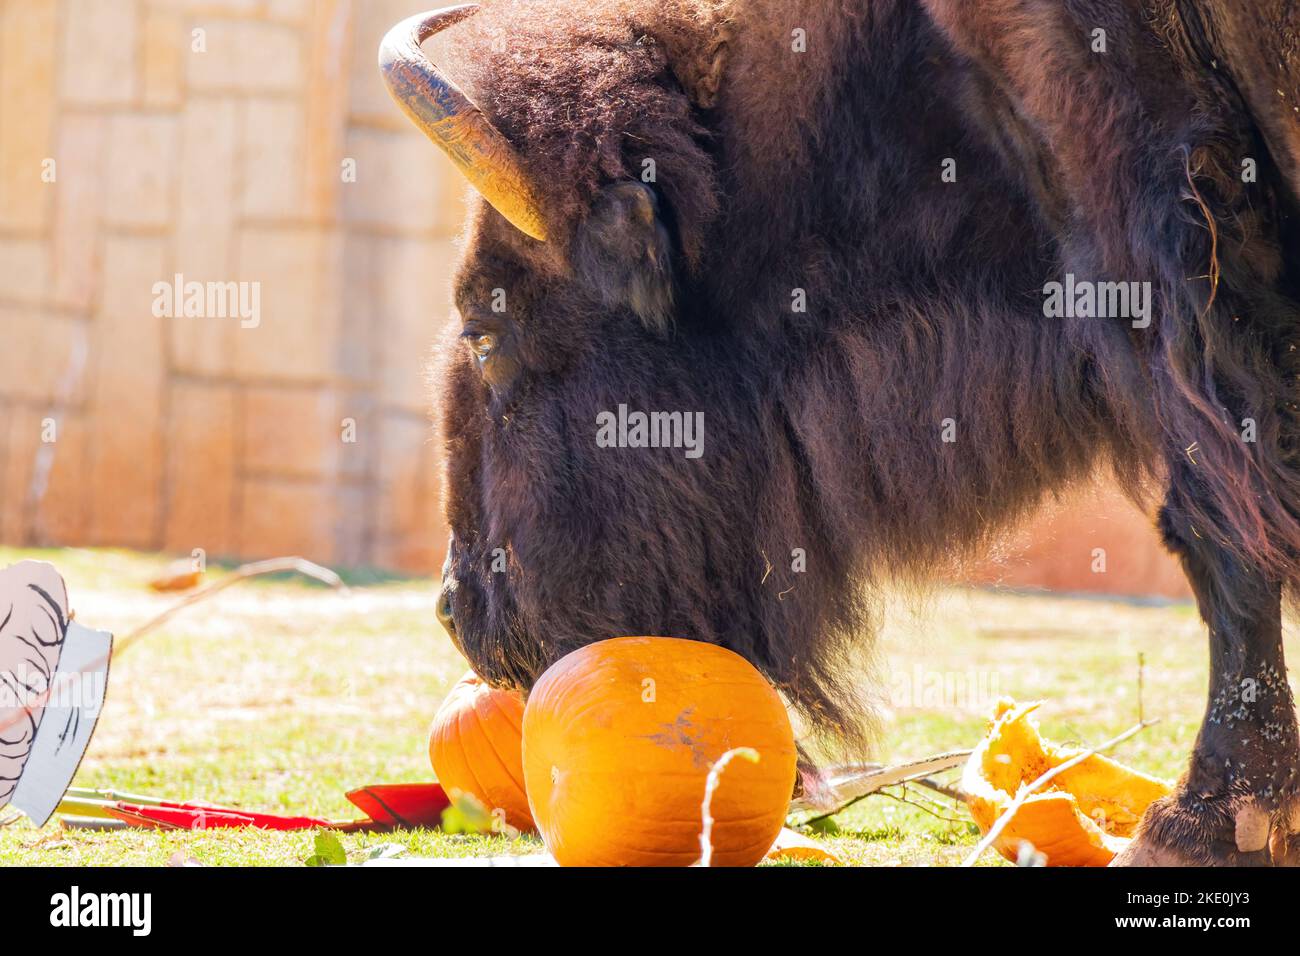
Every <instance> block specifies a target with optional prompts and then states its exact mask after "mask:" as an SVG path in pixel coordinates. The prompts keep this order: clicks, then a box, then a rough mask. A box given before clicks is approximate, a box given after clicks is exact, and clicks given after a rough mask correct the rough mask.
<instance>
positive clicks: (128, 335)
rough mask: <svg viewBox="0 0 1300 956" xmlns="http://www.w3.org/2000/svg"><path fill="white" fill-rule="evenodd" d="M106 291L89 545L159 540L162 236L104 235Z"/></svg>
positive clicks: (94, 400)
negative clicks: (157, 298)
mask: <svg viewBox="0 0 1300 956" xmlns="http://www.w3.org/2000/svg"><path fill="white" fill-rule="evenodd" d="M104 246H105V255H104V260H105V261H104V276H105V282H104V292H103V300H102V305H101V309H100V312H99V315H98V316H97V317H96V320H95V328H94V333H93V336H92V349H91V362H92V363H93V364H92V367H93V372H94V380H93V381H94V388H93V391H92V393H91V404H92V408H93V412H94V419H93V422H92V427H93V428H94V442H93V452H92V455H91V472H92V473H93V474H94V476H95V480H94V482H92V484H91V486H90V489H91V492H90V493H91V531H90V538H91V540H92V542H94V543H98V544H117V545H126V546H129V547H140V548H154V547H157V546H158V545H159V543H160V537H161V533H160V532H161V523H160V520H159V519H160V504H161V482H162V472H163V418H162V405H163V388H164V383H165V367H164V356H163V340H164V331H163V323H164V322H172V321H175V320H173V319H163V318H158V317H155V316H154V315H153V314H152V303H153V289H152V287H153V284H154V283H155V282H157V281H158V280H159V279H160V277H162V276H163V275H164V256H165V244H164V241H163V240H160V239H153V238H143V237H116V236H109V237H108V238H106V239H105V242H104Z"/></svg>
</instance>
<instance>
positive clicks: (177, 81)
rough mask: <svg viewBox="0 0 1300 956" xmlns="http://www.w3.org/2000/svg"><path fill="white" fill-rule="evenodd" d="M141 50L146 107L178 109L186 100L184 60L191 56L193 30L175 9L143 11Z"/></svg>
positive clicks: (147, 9)
mask: <svg viewBox="0 0 1300 956" xmlns="http://www.w3.org/2000/svg"><path fill="white" fill-rule="evenodd" d="M143 16H144V29H143V37H142V41H141V47H140V58H141V65H140V77H141V80H140V85H141V90H142V98H143V100H144V102H145V104H146V105H148V106H154V107H175V106H178V105H180V102H181V100H182V99H183V97H184V88H183V87H184V82H185V58H186V57H187V56H190V54H191V51H190V31H189V29H188V26H187V24H186V21H185V18H184V17H183V16H182V15H181V12H180V11H179V10H177V9H175V8H172V7H164V6H157V5H153V4H151V5H149V6H146V7H145V8H144V14H143Z"/></svg>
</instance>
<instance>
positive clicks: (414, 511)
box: [375, 414, 446, 573]
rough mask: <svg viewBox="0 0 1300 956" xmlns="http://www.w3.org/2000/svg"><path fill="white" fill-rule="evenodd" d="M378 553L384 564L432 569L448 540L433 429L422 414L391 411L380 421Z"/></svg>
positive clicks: (376, 536)
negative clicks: (435, 475)
mask: <svg viewBox="0 0 1300 956" xmlns="http://www.w3.org/2000/svg"><path fill="white" fill-rule="evenodd" d="M380 429H381V431H380V451H379V467H378V487H377V489H376V490H377V499H376V500H377V504H378V507H377V513H376V520H375V558H376V561H377V563H378V564H380V565H381V566H383V567H390V568H399V569H402V570H407V571H413V572H419V573H431V572H432V571H434V570H436V566H435V565H434V558H435V552H436V551H437V549H438V548H439V547H441V544H440V543H439V540H438V539H439V538H442V539H443V541H444V542H445V539H446V534H445V531H444V529H443V525H442V518H441V508H440V503H439V498H438V494H437V492H436V488H437V485H436V482H430V480H429V473H428V469H431V468H433V467H434V459H433V455H432V454H431V444H432V440H433V430H432V427H431V426H430V424H429V422H428V421H427V420H425V419H423V418H421V417H419V416H416V415H403V414H389V415H386V416H385V417H384V418H383V420H382V422H381V424H380Z"/></svg>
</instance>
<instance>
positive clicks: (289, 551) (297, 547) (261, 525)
mask: <svg viewBox="0 0 1300 956" xmlns="http://www.w3.org/2000/svg"><path fill="white" fill-rule="evenodd" d="M338 511H339V502H338V497H337V495H336V494H335V493H334V491H333V489H332V487H331V486H329V485H327V484H325V483H323V482H309V481H291V480H287V479H282V478H250V479H248V480H246V481H245V482H244V483H243V491H242V495H241V498H240V506H239V514H240V531H239V543H240V551H241V552H242V553H243V554H244V555H245V556H247V557H250V558H267V557H281V556H288V555H297V556H299V557H303V558H306V559H307V560H309V561H316V562H319V563H321V564H332V563H333V562H334V560H335V556H336V554H337V541H338V520H339V513H338Z"/></svg>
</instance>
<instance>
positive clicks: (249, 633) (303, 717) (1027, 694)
mask: <svg viewBox="0 0 1300 956" xmlns="http://www.w3.org/2000/svg"><path fill="white" fill-rule="evenodd" d="M24 557H38V558H43V559H47V560H52V561H54V562H55V563H56V564H57V565H58V566H59V568H60V570H61V571H62V572H63V574H64V576H65V577H66V579H67V581H68V587H69V592H70V594H71V596H72V603H73V606H74V608H75V609H76V611H77V617H78V620H80V621H81V622H82V623H84V624H87V625H89V626H92V627H96V628H102V629H110V630H113V631H115V632H116V633H119V634H120V633H125V632H126V631H128V630H129V629H131V628H132V627H134V626H136V625H138V624H140V623H141V622H143V621H145V620H147V619H149V618H150V617H152V616H153V615H154V614H156V613H158V612H159V611H161V610H163V609H164V608H166V607H167V606H169V605H170V604H171V603H172V602H173V601H175V597H169V596H163V595H156V594H153V593H151V592H149V591H148V590H147V589H146V588H145V587H144V583H145V582H146V581H147V580H148V579H149V578H150V577H151V576H152V575H153V574H154V573H155V572H157V571H158V570H159V569H160V568H162V567H163V566H164V565H165V564H166V561H165V559H163V558H160V557H157V556H152V555H139V554H132V553H126V552H119V551H85V550H74V551H60V552H57V553H55V552H22V551H15V550H12V549H3V548H0V567H3V566H4V565H6V564H8V563H10V562H12V561H15V560H19V559H21V558H24ZM215 573H218V574H219V573H221V572H219V571H218V572H215ZM354 580H355V581H356V582H357V586H355V587H354V588H353V589H352V591H351V593H350V594H347V595H340V594H336V593H333V592H331V591H329V590H327V589H324V588H322V587H319V586H315V585H310V584H306V583H302V582H300V581H294V580H285V579H277V580H271V581H258V582H251V583H245V584H241V585H238V586H236V587H235V588H233V589H231V590H229V591H226V592H224V593H223V594H221V595H220V596H218V597H216V598H215V599H213V600H212V601H210V602H208V603H205V604H201V605H198V606H196V607H194V608H192V609H189V610H187V611H185V612H184V613H183V614H182V615H180V616H178V617H177V618H175V619H174V620H173V621H172V622H171V623H169V624H168V625H166V626H165V627H164V628H162V629H161V630H159V631H157V632H156V633H154V634H153V635H151V636H150V637H147V638H146V639H145V640H144V641H143V642H141V643H140V644H137V645H136V646H135V647H133V648H131V649H130V651H128V652H127V653H125V654H123V655H122V656H121V657H120V658H119V659H117V660H115V661H114V662H113V669H112V674H111V677H110V681H109V692H108V701H107V704H106V706H105V710H104V714H103V716H102V718H101V720H100V725H99V729H98V731H97V733H96V736H95V739H94V741H93V742H92V744H91V748H90V751H89V753H88V755H87V757H86V759H85V761H84V762H83V764H82V766H81V769H80V771H79V772H78V775H77V780H76V784H77V785H78V786H85V787H99V788H104V787H111V788H116V789H121V790H127V791H134V792H144V793H152V794H159V795H170V796H175V797H183V798H198V799H206V800H209V801H213V802H217V803H222V804H226V805H235V806H242V807H247V808H250V809H262V810H270V811H292V812H295V813H310V814H319V815H325V816H331V817H339V818H347V817H352V816H355V815H357V814H356V812H355V810H354V808H352V807H351V805H350V804H349V803H348V802H347V801H346V799H345V798H344V793H345V791H347V790H349V789H352V788H354V787H357V786H361V785H364V784H367V783H376V782H394V783H396V782H403V781H419V780H428V779H431V778H432V773H431V770H430V768H429V764H428V759H427V756H426V748H425V734H426V730H427V726H428V723H429V720H430V718H431V717H432V715H433V713H434V711H435V710H436V708H437V705H438V703H439V701H440V700H441V699H442V697H443V695H444V694H445V692H446V691H447V689H448V688H449V687H450V686H451V684H452V683H454V682H455V680H456V679H457V678H458V677H459V676H460V675H461V673H463V671H464V670H465V663H464V662H463V660H461V658H460V657H459V656H458V655H457V653H456V651H455V650H454V649H453V648H452V647H451V645H450V643H449V642H448V641H447V640H446V638H445V637H444V636H443V635H442V633H441V631H440V629H439V627H438V625H437V623H436V621H435V619H434V614H433V599H434V592H433V588H432V587H431V586H430V585H429V583H428V582H425V581H402V580H393V579H385V578H382V577H380V576H377V575H370V576H366V575H360V576H357V577H356V578H355V579H354ZM1288 643H1289V647H1288V650H1289V651H1290V654H1291V656H1292V660H1296V659H1300V648H1298V647H1297V646H1296V643H1297V642H1296V641H1295V639H1294V636H1288ZM881 649H882V655H881V666H882V668H883V674H884V678H883V685H882V686H883V687H884V694H883V697H884V700H883V703H884V705H885V712H886V719H885V722H884V725H883V731H882V736H881V741H880V747H879V752H878V754H877V755H876V756H877V759H880V760H883V761H885V762H892V761H895V760H904V759H908V758H914V757H920V756H925V755H927V754H931V753H936V752H939V751H943V750H950V749H958V748H963V747H969V746H971V745H973V744H974V742H975V741H976V740H977V739H978V737H979V734H980V731H981V728H982V726H983V723H984V714H985V713H986V712H987V710H988V709H989V707H990V706H991V704H992V702H993V700H994V699H995V698H996V697H997V696H998V695H999V694H1007V695H1011V696H1014V697H1017V698H1021V699H1031V698H1043V699H1045V700H1047V701H1048V703H1047V705H1045V706H1044V708H1043V709H1042V711H1041V721H1042V725H1043V729H1044V731H1045V733H1046V734H1047V735H1049V736H1051V737H1053V738H1055V739H1058V740H1063V741H1076V742H1092V743H1095V742H1098V741H1101V740H1103V739H1106V738H1108V737H1110V736H1113V735H1114V734H1115V733H1117V732H1119V731H1120V730H1123V729H1124V728H1125V727H1127V726H1129V725H1130V724H1132V723H1133V722H1134V720H1135V718H1136V715H1137V707H1138V703H1137V698H1138V693H1137V661H1138V655H1139V653H1142V654H1144V655H1145V659H1146V666H1145V692H1144V695H1143V696H1144V700H1145V709H1146V713H1147V715H1148V716H1159V717H1161V718H1163V722H1162V723H1161V724H1159V725H1157V726H1155V727H1153V728H1151V729H1149V730H1147V731H1145V732H1144V733H1143V734H1141V735H1139V736H1138V737H1137V738H1136V739H1134V740H1132V741H1130V742H1129V743H1127V744H1126V745H1124V747H1123V748H1122V749H1121V750H1120V751H1118V752H1117V754H1116V755H1117V756H1119V757H1120V758H1121V759H1123V760H1125V761H1126V762H1129V763H1131V764H1133V765H1135V766H1137V767H1139V768H1141V769H1143V770H1146V771H1149V772H1155V773H1160V774H1165V775H1169V776H1174V775H1176V774H1177V773H1178V772H1179V770H1180V769H1181V765H1182V762H1183V761H1184V759H1185V758H1186V755H1187V753H1188V752H1189V750H1190V747H1191V744H1192V740H1193V738H1194V736H1195V733H1196V728H1197V723H1198V721H1199V717H1200V713H1201V709H1202V706H1203V695H1204V687H1205V680H1206V671H1205V668H1206V650H1205V641H1204V637H1203V635H1202V631H1201V627H1200V624H1199V621H1198V619H1197V618H1196V616H1195V613H1194V611H1193V610H1192V608H1190V607H1184V606H1172V607H1138V606H1133V605H1129V604H1123V603H1116V602H1106V601H1093V600H1071V599H1060V598H1045V597H1028V596H1017V595H1007V594H993V593H989V592H981V591H961V590H953V591H946V592H940V593H939V594H937V595H935V596H934V597H933V598H931V599H930V600H929V601H928V602H927V604H926V605H925V606H924V607H922V608H915V607H899V608H897V609H896V610H895V611H894V612H892V613H891V614H890V615H889V618H888V621H887V624H886V627H885V631H884V635H883V640H882V644H881ZM920 799H926V800H929V799H934V798H933V795H927V794H926V793H925V792H924V791H921V792H907V793H904V792H901V791H898V790H895V791H892V795H878V796H873V797H871V798H869V799H867V800H865V801H863V802H861V803H859V804H858V805H857V806H855V807H853V808H852V809H850V810H849V811H847V812H845V813H844V814H842V815H841V816H840V817H839V818H838V820H837V822H838V826H839V832H838V833H837V834H834V835H829V836H827V837H826V839H827V841H828V843H830V844H831V845H832V846H833V848H834V849H835V850H836V852H838V853H839V854H840V855H841V856H842V857H844V858H845V860H846V861H848V862H852V863H855V864H866V865H896V864H908V865H947V864H952V863H954V862H957V861H958V860H960V859H961V858H962V856H964V855H965V853H966V852H967V851H968V850H969V848H970V847H971V846H972V845H973V844H974V842H975V840H976V833H975V831H974V829H973V826H972V825H971V823H970V821H969V817H968V816H967V815H966V813H965V811H964V810H963V809H961V808H960V807H957V806H954V805H952V804H951V803H948V802H946V801H943V800H942V798H939V800H940V802H939V803H938V804H936V805H925V806H916V805H915V804H914V802H912V801H917V800H920ZM312 841H313V836H312V834H311V833H288V834H279V833H271V832H264V831H256V830H250V831H231V830H218V831H208V832H189V831H186V832H179V831H171V832H159V831H149V832H144V831H141V832H122V831H112V832H103V833H95V832H88V831H80V830H78V831H68V830H63V829H61V828H60V827H59V826H58V824H57V822H51V823H50V824H49V825H47V826H46V827H45V828H44V829H42V830H37V829H35V828H33V827H32V826H31V825H30V824H28V823H27V822H26V821H22V822H19V823H16V824H14V825H11V826H9V827H7V828H4V829H0V864H36V865H57V864H82V865H86V864H95V865H98V864H102V865H123V864H127V865H129V864H163V863H166V862H168V861H169V860H172V859H193V860H196V861H198V862H200V863H203V864H208V865H221V864H244V865H261V864H281V865H285V864H287V865H297V864H301V863H302V862H304V861H305V860H306V859H307V858H308V857H309V856H311V855H312ZM342 841H343V845H344V847H345V848H346V849H347V851H348V854H349V858H350V859H352V860H359V859H362V858H364V857H365V856H366V855H367V853H369V852H371V851H372V850H374V848H375V847H376V846H377V845H380V844H400V845H401V846H403V847H406V848H407V851H406V853H407V855H409V856H466V855H492V854H503V853H511V854H514V853H530V852H536V851H538V850H540V849H541V844H540V843H539V842H538V841H536V840H535V839H527V838H522V839H519V840H513V841H512V840H507V839H505V838H501V837H467V836H452V835H445V834H442V833H439V832H436V831H424V830H421V831H415V832H410V833H396V834H385V835H345V836H343V837H342ZM990 862H994V861H993V860H990Z"/></svg>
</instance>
